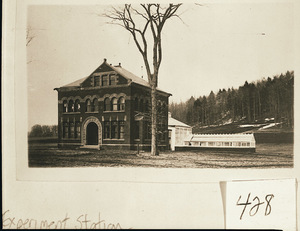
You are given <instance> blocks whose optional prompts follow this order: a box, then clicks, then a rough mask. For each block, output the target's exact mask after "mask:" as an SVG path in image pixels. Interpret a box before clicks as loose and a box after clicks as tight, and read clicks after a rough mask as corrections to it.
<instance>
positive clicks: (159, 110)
mask: <svg viewBox="0 0 300 231" xmlns="http://www.w3.org/2000/svg"><path fill="white" fill-rule="evenodd" d="M157 112H158V114H159V115H160V114H161V102H160V101H158V102H157Z"/></svg>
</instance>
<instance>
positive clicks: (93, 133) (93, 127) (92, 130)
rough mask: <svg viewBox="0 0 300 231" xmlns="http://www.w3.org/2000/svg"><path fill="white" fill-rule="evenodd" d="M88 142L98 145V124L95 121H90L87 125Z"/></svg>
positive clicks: (88, 143)
mask: <svg viewBox="0 0 300 231" xmlns="http://www.w3.org/2000/svg"><path fill="white" fill-rule="evenodd" d="M86 144H87V145H98V126H97V124H95V123H94V122H90V123H89V124H88V125H87V127H86Z"/></svg>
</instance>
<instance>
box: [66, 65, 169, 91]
mask: <svg viewBox="0 0 300 231" xmlns="http://www.w3.org/2000/svg"><path fill="white" fill-rule="evenodd" d="M102 65H106V66H108V67H110V68H111V69H112V70H114V71H115V72H117V73H118V74H119V75H121V76H123V77H124V78H126V79H128V80H129V81H132V82H133V83H136V84H139V85H142V86H145V87H150V84H149V83H148V81H146V80H144V79H142V78H140V77H138V76H136V75H135V74H133V73H131V72H130V71H127V70H126V69H124V68H123V67H122V66H121V65H120V64H119V65H118V66H113V65H110V64H108V63H107V61H106V59H104V62H103V63H102V64H101V65H100V66H99V67H98V68H97V69H96V70H95V71H93V72H92V74H93V73H94V72H96V71H97V70H98V69H99V68H100V67H101V66H102ZM92 74H90V75H89V76H87V77H84V78H81V79H79V80H76V81H74V82H72V83H69V84H66V85H64V86H62V88H64V87H81V84H82V83H83V82H84V81H85V80H86V79H87V78H89V77H90V76H91V75H92ZM156 89H157V90H158V91H160V92H164V91H163V90H161V89H159V88H156ZM165 93H167V92H165ZM167 94H169V95H171V94H170V93H167Z"/></svg>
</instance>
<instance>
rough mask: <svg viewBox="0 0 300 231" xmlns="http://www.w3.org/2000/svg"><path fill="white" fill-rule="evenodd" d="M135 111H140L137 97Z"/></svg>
mask: <svg viewBox="0 0 300 231" xmlns="http://www.w3.org/2000/svg"><path fill="white" fill-rule="evenodd" d="M134 110H135V111H138V110H139V99H138V98H137V97H135V99H134Z"/></svg>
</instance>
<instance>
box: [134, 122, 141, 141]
mask: <svg viewBox="0 0 300 231" xmlns="http://www.w3.org/2000/svg"><path fill="white" fill-rule="evenodd" d="M133 133H134V139H139V138H140V121H134V132H133Z"/></svg>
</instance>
